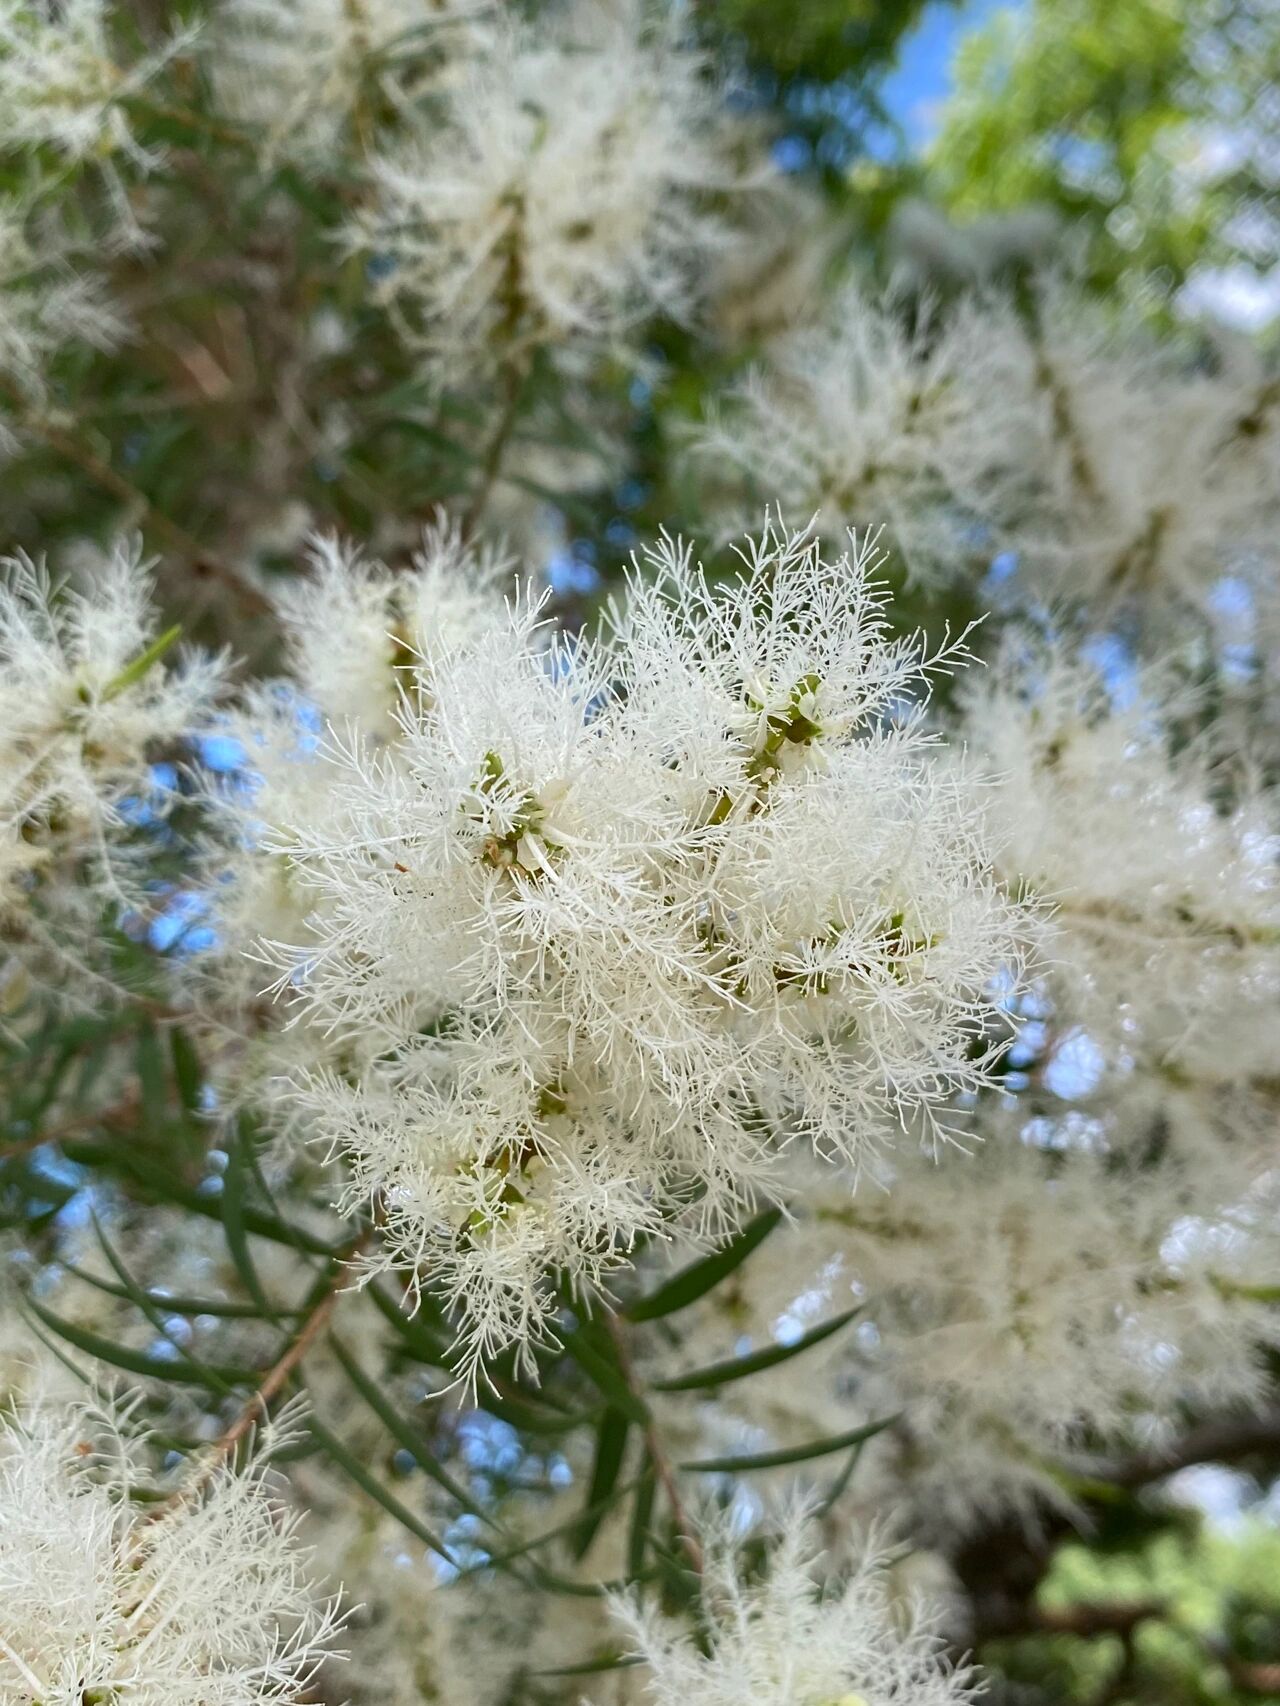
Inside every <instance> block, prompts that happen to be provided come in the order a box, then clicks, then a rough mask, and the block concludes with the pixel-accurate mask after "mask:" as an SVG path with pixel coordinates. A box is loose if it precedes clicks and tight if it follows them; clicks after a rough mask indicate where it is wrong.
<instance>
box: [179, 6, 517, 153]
mask: <svg viewBox="0 0 1280 1706" xmlns="http://www.w3.org/2000/svg"><path fill="white" fill-rule="evenodd" d="M484 9H485V8H484V4H483V0H432V3H431V4H424V3H423V0H228V4H226V5H224V6H223V7H222V8H221V11H220V14H219V19H218V24H219V27H218V28H216V29H215V30H213V31H211V32H210V34H209V36H208V38H207V41H206V44H205V45H206V57H207V59H208V62H209V65H210V68H211V71H212V73H213V79H214V85H215V88H216V89H217V92H218V96H219V99H220V100H221V102H222V105H223V107H224V108H225V110H226V111H227V112H228V113H229V114H230V115H231V116H232V117H233V118H235V119H237V120H240V121H242V122H245V123H248V124H252V125H255V126H259V127H261V129H262V132H263V138H264V145H265V148H266V151H267V152H268V153H269V154H271V155H277V154H283V155H286V156H287V157H289V158H293V159H304V160H305V159H308V158H314V159H316V160H322V159H324V158H325V157H326V155H330V156H331V153H332V151H333V150H334V149H335V148H337V147H338V146H339V145H340V143H341V139H342V135H343V131H344V128H345V127H346V126H347V125H349V124H351V123H353V122H355V123H357V125H359V124H361V123H363V124H364V125H365V126H371V125H372V124H373V122H374V120H375V118H376V115H377V114H378V113H379V112H380V111H381V109H382V108H384V107H385V106H387V104H388V102H389V100H393V101H395V102H396V103H397V104H399V103H402V102H403V101H404V100H405V98H406V96H407V95H408V94H410V93H413V92H416V91H417V89H418V85H419V82H420V81H421V79H422V78H423V77H424V76H425V75H427V73H428V71H429V70H430V68H431V67H432V66H433V64H434V63H435V62H436V61H437V60H439V59H440V57H441V56H442V55H443V56H446V57H447V56H451V55H453V54H455V53H456V52H457V51H458V49H459V47H460V46H462V45H469V44H470V43H471V31H472V30H473V29H474V27H475V26H474V24H473V23H472V20H473V18H474V17H475V15H476V14H477V13H481V12H483V11H484ZM406 83H407V85H408V86H407V87H406V86H405V85H406Z"/></svg>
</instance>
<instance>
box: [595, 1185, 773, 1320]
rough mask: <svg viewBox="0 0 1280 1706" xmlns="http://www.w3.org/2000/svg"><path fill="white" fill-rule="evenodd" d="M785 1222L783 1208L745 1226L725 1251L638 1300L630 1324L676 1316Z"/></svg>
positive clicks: (631, 1309) (705, 1258) (632, 1307)
mask: <svg viewBox="0 0 1280 1706" xmlns="http://www.w3.org/2000/svg"><path fill="white" fill-rule="evenodd" d="M781 1219H782V1210H781V1209H780V1208H771V1209H768V1210H766V1212H765V1213H764V1214H759V1215H757V1216H756V1218H755V1219H754V1220H753V1221H751V1222H749V1224H748V1225H746V1226H744V1227H743V1229H742V1231H741V1232H739V1233H737V1234H735V1236H734V1237H733V1238H731V1239H730V1240H729V1242H728V1243H727V1244H726V1245H725V1246H724V1248H723V1249H720V1250H715V1251H713V1252H712V1253H711V1255H709V1256H703V1257H702V1259H701V1260H700V1261H697V1262H693V1263H692V1264H691V1265H690V1266H689V1267H687V1268H684V1269H683V1270H682V1271H681V1272H680V1273H678V1274H676V1275H674V1276H673V1277H672V1278H671V1279H669V1280H667V1281H666V1283H665V1284H664V1285H660V1286H659V1287H658V1289H657V1290H656V1291H654V1292H651V1293H650V1294H649V1296H648V1297H641V1298H638V1299H637V1301H636V1302H635V1303H633V1304H631V1305H630V1306H629V1308H628V1309H627V1310H626V1315H627V1319H628V1320H630V1321H656V1320H657V1319H658V1317H659V1316H661V1315H674V1314H675V1312H676V1310H677V1309H686V1308H688V1306H689V1304H691V1303H696V1302H697V1300H698V1299H699V1298H700V1297H702V1296H704V1295H705V1294H706V1293H707V1292H709V1291H710V1290H711V1289H712V1288H713V1287H714V1286H717V1285H719V1283H720V1281H721V1280H722V1279H725V1278H726V1277H727V1276H728V1275H729V1274H731V1273H732V1272H733V1270H734V1269H735V1268H737V1267H740V1266H741V1265H742V1263H743V1262H745V1261H746V1259H747V1257H748V1256H749V1255H750V1254H751V1252H752V1251H753V1250H754V1249H755V1248H756V1246H757V1245H759V1244H763V1242H764V1241H765V1239H766V1238H767V1237H768V1236H769V1234H770V1233H771V1232H772V1231H773V1229H774V1227H775V1226H776V1225H777V1224H778V1222H779V1221H780V1220H781Z"/></svg>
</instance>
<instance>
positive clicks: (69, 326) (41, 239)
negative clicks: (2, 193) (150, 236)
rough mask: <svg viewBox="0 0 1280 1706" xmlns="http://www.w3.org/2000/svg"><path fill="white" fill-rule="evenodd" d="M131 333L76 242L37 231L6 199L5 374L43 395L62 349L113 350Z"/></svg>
mask: <svg viewBox="0 0 1280 1706" xmlns="http://www.w3.org/2000/svg"><path fill="white" fill-rule="evenodd" d="M124 335H125V326H124V322H123V320H122V319H121V317H120V315H119V314H118V313H117V311H116V310H115V308H114V307H113V305H112V304H111V302H110V300H109V299H108V297H107V295H106V293H105V291H104V290H103V288H102V286H101V283H100V281H99V280H98V279H97V278H95V277H94V276H92V275H91V274H87V273H84V272H82V271H80V270H79V268H78V266H77V264H76V257H75V255H74V253H73V252H72V251H71V249H70V248H69V246H68V245H66V244H65V243H62V242H60V241H58V240H56V239H51V237H50V235H49V234H48V233H47V232H35V233H33V232H32V230H31V229H30V226H29V222H28V220H27V219H25V218H24V217H23V211H22V209H21V208H19V207H18V206H17V205H15V204H13V203H3V202H0V373H3V374H4V375H6V376H7V377H8V378H9V379H11V380H13V382H14V383H15V384H16V385H17V386H19V387H20V388H21V390H22V391H23V392H24V394H25V395H27V396H29V397H32V398H36V399H38V398H40V397H41V396H42V394H43V391H44V380H45V368H46V365H47V363H48V361H49V359H50V357H52V356H53V355H54V354H56V352H57V351H58V350H59V349H61V348H63V347H64V346H65V345H66V344H68V343H71V342H73V341H75V342H80V343H86V344H89V345H91V346H92V347H93V348H95V349H111V348H113V347H114V346H115V345H116V344H117V343H119V342H120V340H121V339H122V338H123V337H124ZM4 436H7V435H6V434H5V429H4V427H3V425H0V439H2V438H3V437H4Z"/></svg>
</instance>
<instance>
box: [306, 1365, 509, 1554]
mask: <svg viewBox="0 0 1280 1706" xmlns="http://www.w3.org/2000/svg"><path fill="white" fill-rule="evenodd" d="M328 1337H329V1343H330V1345H331V1346H332V1347H333V1354H334V1355H335V1356H336V1357H337V1359H338V1361H339V1362H340V1363H341V1365H342V1367H343V1369H344V1370H345V1372H346V1375H347V1378H348V1380H350V1382H351V1384H352V1385H353V1386H354V1387H355V1389H356V1391H357V1392H358V1393H359V1394H360V1396H361V1397H362V1398H363V1399H364V1401H365V1403H366V1404H367V1405H368V1406H369V1408H370V1409H371V1410H372V1411H373V1413H374V1414H375V1415H376V1416H377V1417H378V1419H379V1420H380V1421H381V1422H382V1425H383V1426H384V1427H385V1428H386V1430H387V1432H388V1433H389V1434H390V1435H391V1437H392V1438H393V1439H394V1440H395V1441H396V1443H397V1444H398V1445H401V1446H403V1447H404V1449H405V1450H406V1451H407V1452H408V1453H409V1455H410V1457H412V1459H413V1461H414V1462H415V1463H416V1464H417V1465H418V1467H419V1469H421V1470H422V1471H423V1472H424V1473H425V1474H427V1475H429V1476H430V1477H431V1479H432V1480H433V1481H434V1482H435V1483H436V1485H437V1486H439V1487H443V1488H444V1490H445V1492H446V1493H448V1494H449V1496H450V1498H453V1499H456V1500H457V1501H458V1503H459V1504H460V1505H461V1506H462V1508H463V1510H465V1511H470V1513H471V1514H472V1516H478V1517H479V1518H480V1519H481V1521H482V1522H487V1523H489V1524H490V1525H491V1526H496V1524H495V1523H494V1521H493V1518H492V1517H491V1516H490V1515H489V1514H488V1512H487V1511H485V1510H484V1509H483V1508H482V1507H481V1506H480V1505H478V1504H477V1503H476V1502H475V1500H474V1499H473V1498H471V1496H470V1495H469V1494H468V1492H467V1491H466V1489H465V1487H460V1486H459V1485H458V1483H457V1482H456V1481H455V1480H454V1478H453V1476H452V1475H450V1473H449V1471H448V1470H447V1469H446V1468H445V1467H444V1466H443V1464H441V1463H440V1462H439V1461H438V1460H437V1459H436V1458H435V1457H434V1456H433V1455H432V1453H431V1452H430V1451H428V1450H427V1447H426V1445H425V1444H424V1443H423V1440H422V1438H421V1436H420V1435H419V1434H418V1432H417V1430H416V1429H415V1428H413V1427H411V1426H410V1424H409V1423H408V1422H407V1421H406V1420H405V1418H404V1417H403V1416H401V1415H400V1414H399V1413H398V1411H397V1410H396V1409H395V1406H394V1405H392V1404H390V1403H388V1402H387V1399H386V1398H385V1397H384V1396H383V1394H382V1393H381V1392H379V1390H378V1388H377V1387H376V1386H375V1385H374V1383H373V1382H372V1381H371V1380H370V1379H369V1377H368V1376H367V1375H366V1374H365V1372H364V1370H363V1369H362V1368H361V1367H360V1365H359V1363H358V1362H356V1360H355V1358H354V1357H353V1356H352V1355H351V1353H350V1352H349V1351H348V1350H347V1348H346V1346H345V1345H344V1344H343V1343H342V1341H341V1339H339V1337H338V1335H337V1334H336V1333H334V1332H330V1333H329V1335H328Z"/></svg>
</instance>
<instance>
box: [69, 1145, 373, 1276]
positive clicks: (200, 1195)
mask: <svg viewBox="0 0 1280 1706" xmlns="http://www.w3.org/2000/svg"><path fill="white" fill-rule="evenodd" d="M62 1148H63V1153H64V1154H65V1155H66V1156H67V1158H68V1159H69V1160H72V1161H82V1162H84V1163H85V1165H87V1166H98V1167H102V1168H103V1169H105V1170H106V1171H109V1172H113V1173H119V1174H124V1175H125V1177H126V1178H129V1179H132V1180H134V1181H135V1182H136V1183H137V1184H139V1185H144V1186H145V1187H146V1188H147V1189H148V1190H150V1191H153V1192H154V1193H155V1195H156V1196H157V1197H158V1198H159V1199H160V1201H161V1202H167V1203H173V1204H174V1206H175V1207H177V1208H185V1209H186V1210H187V1211H188V1213H190V1214H199V1215H202V1216H203V1217H204V1218H205V1219H206V1220H216V1221H218V1222H219V1223H220V1222H221V1221H222V1203H221V1199H220V1197H219V1196H218V1195H214V1194H213V1193H210V1194H208V1195H206V1194H205V1193H204V1192H203V1191H199V1190H196V1189H194V1188H193V1187H192V1186H191V1185H188V1184H186V1183H185V1182H184V1181H183V1180H182V1179H180V1178H178V1176H177V1175H176V1174H174V1173H170V1172H169V1171H168V1169H167V1168H164V1167H160V1166H157V1165H156V1164H155V1162H153V1161H152V1160H150V1159H149V1158H148V1157H145V1156H142V1155H140V1154H138V1152H137V1151H136V1150H128V1151H125V1150H122V1149H120V1148H119V1147H115V1148H110V1149H104V1148H103V1146H102V1145H101V1144H100V1143H97V1142H83V1143H64V1144H63V1146H62ZM244 1223H245V1225H246V1227H247V1228H248V1229H249V1231H250V1232H252V1233H254V1234H255V1235H256V1236H257V1237H259V1238H269V1239H271V1241H272V1242H273V1243H275V1244H289V1245H292V1247H293V1248H294V1249H296V1250H305V1251H306V1252H307V1253H308V1254H309V1255H313V1256H327V1257H329V1258H330V1259H332V1258H333V1257H335V1256H340V1255H341V1254H342V1253H343V1251H344V1250H345V1249H346V1248H347V1247H348V1243H349V1240H345V1239H344V1240H343V1241H342V1242H341V1243H338V1244H327V1243H326V1242H325V1241H324V1239H323V1238H317V1237H316V1236H315V1234H314V1233H311V1232H305V1231H304V1230H303V1229H302V1228H301V1227H300V1226H293V1225H292V1224H290V1223H289V1222H288V1221H286V1220H283V1219H281V1218H280V1217H279V1216H277V1215H271V1214H264V1213H263V1212H262V1211H261V1210H260V1209H253V1208H251V1209H246V1210H245V1215H244Z"/></svg>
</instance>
